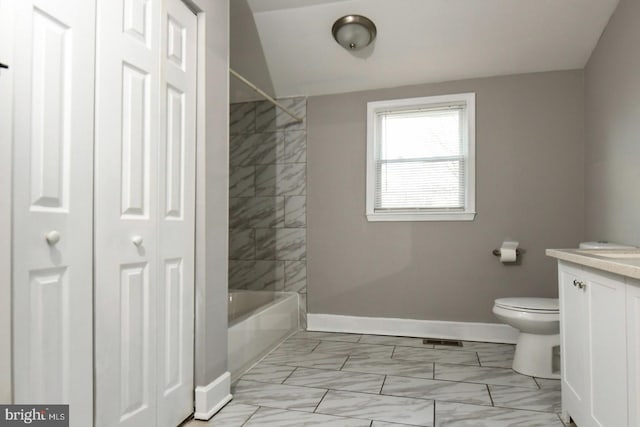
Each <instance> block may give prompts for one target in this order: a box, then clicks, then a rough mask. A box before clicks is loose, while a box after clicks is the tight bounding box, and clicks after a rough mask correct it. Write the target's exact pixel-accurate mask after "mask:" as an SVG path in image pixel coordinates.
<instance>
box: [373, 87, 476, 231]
mask: <svg viewBox="0 0 640 427" xmlns="http://www.w3.org/2000/svg"><path fill="white" fill-rule="evenodd" d="M474 217H475V94H473V93H464V94H458V95H446V96H432V97H426V98H411V99H399V100H393V101H379V102H369V103H368V104H367V218H368V220H369V221H471V220H473V218H474Z"/></svg>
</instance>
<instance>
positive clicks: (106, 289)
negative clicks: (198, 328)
mask: <svg viewBox="0 0 640 427" xmlns="http://www.w3.org/2000/svg"><path fill="white" fill-rule="evenodd" d="M97 13H98V16H99V20H98V29H97V40H98V43H97V52H96V66H97V73H96V142H95V144H96V146H95V150H96V156H95V164H96V177H95V179H96V183H95V207H96V208H95V239H96V241H95V289H96V304H95V306H96V309H95V319H96V338H95V347H96V425H98V426H132V427H133V426H136V427H140V426H152V425H155V416H156V398H155V395H156V371H157V365H156V358H155V352H156V346H157V339H156V334H157V326H158V325H157V321H156V299H157V294H158V292H161V290H160V289H159V287H158V285H157V284H158V273H157V269H158V264H157V244H158V243H157V227H158V221H157V215H158V204H157V191H158V185H157V178H156V177H157V164H158V147H159V145H160V132H159V130H158V123H159V119H160V117H159V109H158V105H159V102H160V97H159V90H158V89H159V85H160V59H159V58H160V29H161V2H160V1H157V0H156V1H154V0H146V1H145V0H117V1H114V0H99V1H98V12H97Z"/></svg>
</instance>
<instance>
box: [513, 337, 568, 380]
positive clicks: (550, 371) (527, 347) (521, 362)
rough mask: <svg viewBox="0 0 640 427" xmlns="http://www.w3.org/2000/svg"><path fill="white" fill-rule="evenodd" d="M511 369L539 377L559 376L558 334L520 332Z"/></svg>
mask: <svg viewBox="0 0 640 427" xmlns="http://www.w3.org/2000/svg"><path fill="white" fill-rule="evenodd" d="M513 370H514V371H516V372H519V373H521V374H524V375H529V376H531V377H539V378H551V379H559V378H560V334H555V335H536V334H527V333H524V332H520V335H519V336H518V343H517V344H516V354H515V356H514V358H513Z"/></svg>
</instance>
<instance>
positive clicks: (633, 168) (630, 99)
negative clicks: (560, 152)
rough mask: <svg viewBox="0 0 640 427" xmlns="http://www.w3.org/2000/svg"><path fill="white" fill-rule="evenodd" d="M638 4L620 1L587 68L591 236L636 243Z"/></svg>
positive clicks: (639, 223) (639, 208)
mask: <svg viewBox="0 0 640 427" xmlns="http://www.w3.org/2000/svg"><path fill="white" fill-rule="evenodd" d="M639 21H640V2H638V0H621V1H620V4H619V6H618V9H617V10H616V12H615V13H614V14H613V16H612V17H611V20H610V21H609V25H608V26H607V28H606V30H605V32H604V33H603V35H602V38H601V39H600V42H599V43H598V45H597V47H596V49H595V50H594V52H593V55H592V56H591V59H590V60H589V63H588V64H587V67H586V69H585V126H586V128H585V136H586V143H585V182H586V227H587V228H586V229H587V237H588V238H589V239H606V240H611V241H615V242H621V243H629V244H633V245H640V193H639V191H640V162H639V159H640V55H638V46H640V25H638V22H639Z"/></svg>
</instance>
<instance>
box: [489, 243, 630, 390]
mask: <svg viewBox="0 0 640 427" xmlns="http://www.w3.org/2000/svg"><path fill="white" fill-rule="evenodd" d="M632 248H635V247H633V246H625V245H620V244H616V243H609V242H583V243H580V249H632ZM493 314H495V316H496V317H497V318H498V319H500V320H501V321H502V322H504V323H506V324H507V325H510V326H512V327H514V328H516V329H517V330H518V331H520V334H519V335H518V342H517V344H516V354H515V356H514V358H513V366H512V368H513V370H514V371H516V372H519V373H521V374H525V375H529V376H532V377H539V378H554V379H555V378H560V309H559V302H558V299H557V298H528V297H521V298H498V299H497V300H495V303H494V305H493Z"/></svg>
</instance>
